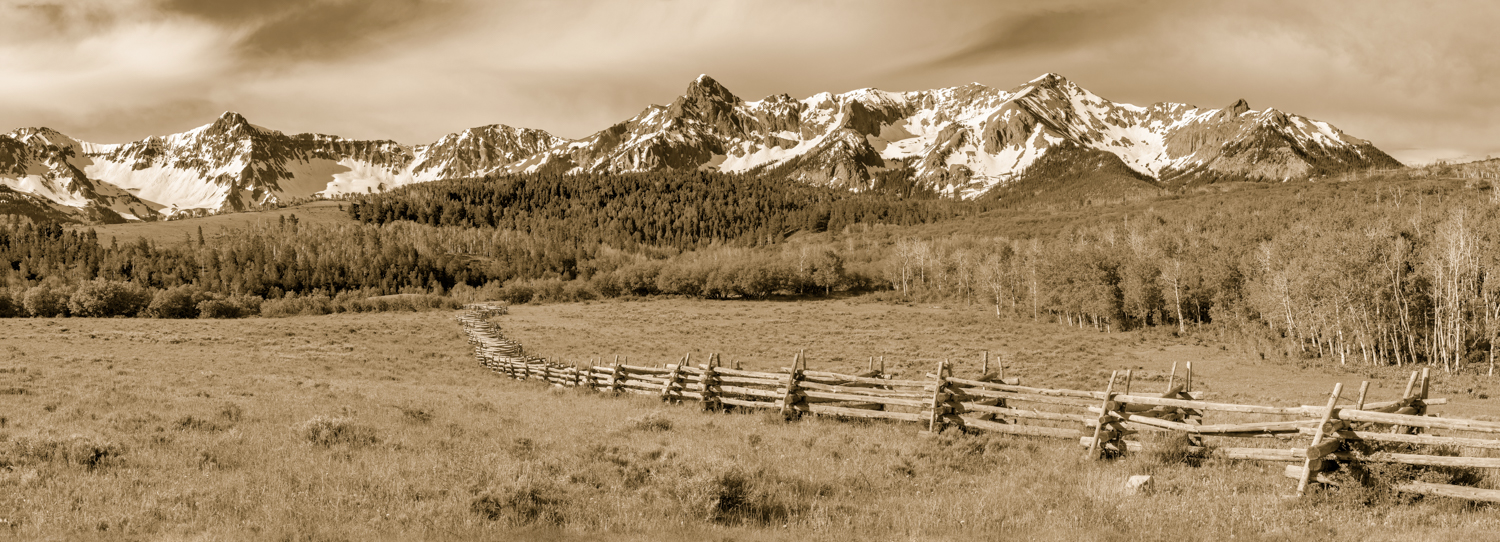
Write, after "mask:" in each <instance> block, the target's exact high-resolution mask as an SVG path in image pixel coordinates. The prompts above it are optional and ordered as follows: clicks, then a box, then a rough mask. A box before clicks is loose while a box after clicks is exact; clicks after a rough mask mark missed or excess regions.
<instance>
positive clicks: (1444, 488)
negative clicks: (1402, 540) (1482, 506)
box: [1394, 482, 1500, 502]
mask: <svg viewBox="0 0 1500 542" xmlns="http://www.w3.org/2000/svg"><path fill="white" fill-rule="evenodd" d="M1394 489H1395V490H1396V491H1400V492H1403V493H1419V494H1422V495H1432V496H1434V497H1449V498H1453V499H1464V500H1470V501H1485V502H1500V489H1480V488H1477V487H1464V486H1455V485H1448V484H1432V483H1427V482H1407V483H1405V484H1401V485H1398V486H1396V487H1395V488H1394Z"/></svg>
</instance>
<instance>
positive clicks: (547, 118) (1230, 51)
mask: <svg viewBox="0 0 1500 542" xmlns="http://www.w3.org/2000/svg"><path fill="white" fill-rule="evenodd" d="M1497 28H1500V5H1497V4H1495V3H1490V2H1480V1H1472V2H1470V1H1461V0H1455V1H1444V2H1416V1H1412V2H1388V1H1381V0H1358V1H1326V2H1319V1H1308V0H1302V1H1281V0H1268V1H1258V2H1244V1H1234V2H1230V1H1224V2H1220V1H1214V0H1201V1H1199V0H1161V1H1153V0H1144V1H1112V0H1053V1H1047V2H1035V1H1006V0H993V1H984V0H967V1H965V0H909V1H897V0H632V1H624V0H256V1H247V0H0V130H10V129H14V128H20V127H26V126H47V127H50V128H54V129H57V130H59V131H62V132H63V133H66V134H69V135H71V136H73V137H75V138H78V139H82V140H85V141H93V142H98V143H118V142H124V141H131V140H136V139H141V138H143V137H146V136H149V135H160V134H168V133H175V132H181V131H184V130H188V129H191V128H193V127H196V126H200V125H204V124H208V123H210V122H212V121H213V119H214V118H216V117H217V116H218V115H219V114H221V113H222V112H224V111H231V110H232V111H237V112H239V113H241V114H243V115H245V116H246V117H247V118H248V119H249V120H250V121H251V122H252V123H255V124H257V125H260V126H265V127H270V128H275V129H277V130H282V131H284V132H288V133H301V132H318V133H325V134H335V135H340V136H343V137H350V138H360V139H393V140H396V141H399V142H402V143H407V144H420V143H427V142H431V141H434V140H436V139H438V138H439V137H441V136H443V135H444V134H447V133H451V132H456V131H460V130H463V129H465V128H469V127H474V126H482V125H488V124H508V125H511V126H519V127H527V128H540V129H544V130H547V131H549V132H552V133H554V134H556V135H559V136H562V137H570V138H578V137H583V136H586V135H588V134H591V133H593V132H595V131H598V130H601V129H603V128H605V127H608V126H609V125H611V124H614V123H616V122H620V121H623V120H626V119H628V118H630V117H631V116H634V115H635V114H636V113H638V112H640V111H641V110H642V109H644V108H645V107H646V106H648V105H649V104H666V103H670V102H671V101H672V100H673V99H674V98H675V97H677V96H678V95H680V94H682V92H683V91H684V89H685V88H686V87H687V85H688V84H689V83H690V82H691V81H692V80H693V79H694V78H696V77H697V76H698V75H699V74H708V75H710V76H712V77H713V78H714V79H716V80H718V81H719V82H720V83H721V84H723V85H724V86H725V87H727V88H728V89H730V90H731V91H732V92H734V93H735V94H736V95H738V96H740V97H742V98H744V99H746V100H757V99H760V98H763V97H765V96H768V95H772V94H782V93H785V94H790V95H792V96H794V97H798V98H801V97H806V96H810V95H812V94H816V93H818V92H836V93H837V92H846V91H849V90H854V89H858V88H865V87H875V88H880V89H883V90H890V91H907V90H926V89H933V88H941V87H950V86H957V85H961V84H966V83H970V82H977V83H981V84H985V85H989V86H992V87H998V88H1007V89H1008V88H1013V87H1016V86H1018V85H1020V84H1022V83H1025V82H1026V81H1028V80H1030V79H1032V78H1034V77H1036V76H1038V75H1041V74H1043V73H1049V72H1051V73H1058V74H1060V75H1063V76H1064V77H1067V78H1068V79H1069V80H1071V81H1073V82H1075V83H1077V84H1078V85H1080V86H1082V87H1084V88H1087V89H1089V90H1090V91H1092V92H1094V93H1095V94H1098V95H1100V96H1102V97H1104V98H1107V99H1110V100H1113V101H1116V102H1125V103H1133V104H1138V105H1149V104H1151V103H1155V102H1182V103H1189V104H1193V105H1198V106H1203V107H1214V108H1217V107H1225V106H1228V105H1229V104H1231V103H1233V102H1234V101H1235V100H1237V99H1241V98H1243V99H1245V100H1247V101H1248V102H1249V103H1250V106H1251V107H1252V108H1254V109H1265V108H1270V107H1274V108H1276V109H1279V110H1283V111H1288V112H1292V113H1296V114H1300V115H1304V116H1308V117H1312V118H1314V119H1318V120H1323V121H1327V122H1330V123H1332V124H1334V125H1335V126H1338V127H1339V128H1341V129H1343V130H1344V131H1346V132H1348V133H1350V134H1352V135H1354V136H1356V137H1360V138H1364V139H1368V140H1370V141H1371V142H1372V143H1374V144H1375V145H1376V146H1377V147H1380V148H1381V149H1383V150H1385V151H1386V152H1387V153H1390V154H1391V155H1392V156H1395V157H1396V158H1397V159H1399V160H1401V161H1403V162H1406V163H1408V164H1421V163H1429V162H1432V161H1435V160H1440V159H1441V160H1459V161H1461V160H1472V159H1482V158H1486V157H1488V156H1491V155H1493V156H1496V157H1500V81H1497V77H1496V76H1495V75H1492V74H1497V73H1500V32H1497V30H1496V29H1497Z"/></svg>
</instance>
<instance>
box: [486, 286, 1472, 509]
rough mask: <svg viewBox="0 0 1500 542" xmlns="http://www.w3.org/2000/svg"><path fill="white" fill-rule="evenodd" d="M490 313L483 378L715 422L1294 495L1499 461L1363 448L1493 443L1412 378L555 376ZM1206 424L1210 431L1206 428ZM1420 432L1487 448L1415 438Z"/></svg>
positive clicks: (1444, 488) (634, 370) (714, 368)
mask: <svg viewBox="0 0 1500 542" xmlns="http://www.w3.org/2000/svg"><path fill="white" fill-rule="evenodd" d="M504 313H505V309H504V307H501V306H493V305H484V304H480V305H471V306H469V307H468V310H467V311H465V312H464V313H462V314H461V315H460V316H459V317H458V320H459V322H460V323H461V324H462V325H463V328H464V331H465V333H466V334H467V335H468V338H469V343H470V344H472V345H473V346H474V356H475V359H476V360H477V361H478V362H479V364H480V365H482V366H484V367H486V368H489V369H490V370H493V371H495V372H498V373H501V374H504V375H506V376H510V377H512V378H517V379H524V380H543V381H546V382H548V383H551V384H553V385H558V386H568V387H580V388H585V389H590V390H596V391H601V392H611V393H632V394H640V395H650V396H654V397H658V398H660V399H661V400H663V401H668V402H687V401H697V402H698V403H699V404H700V405H702V407H703V408H705V409H710V410H715V411H724V410H734V409H739V410H745V409H759V410H769V411H775V412H779V413H780V414H782V415H785V416H788V417H796V416H801V415H808V414H810V415H821V416H837V417H843V418H873V419H884V420H894V421H899V422H912V423H917V424H919V427H922V428H923V430H924V432H940V431H943V430H946V429H949V428H960V429H962V430H964V431H987V432H993V433H1004V434H1010V435H1022V436H1030V437H1050V438H1063V439H1070V440H1072V439H1076V440H1077V441H1078V442H1079V444H1080V445H1081V446H1082V447H1083V448H1086V449H1087V453H1088V455H1089V457H1091V458H1096V459H1098V458H1106V457H1118V456H1123V455H1127V454H1130V453H1136V452H1141V451H1143V450H1144V449H1145V447H1146V446H1145V445H1143V444H1142V442H1140V440H1139V439H1135V440H1132V439H1131V437H1132V436H1136V435H1141V434H1143V433H1156V434H1158V435H1162V436H1170V435H1183V436H1185V437H1186V439H1187V441H1188V445H1187V446H1186V450H1185V453H1188V454H1191V455H1195V456H1198V457H1204V458H1207V457H1215V458H1222V459H1230V460H1254V461H1280V462H1287V463H1289V465H1288V466H1287V468H1286V469H1285V474H1286V476H1288V477H1291V478H1294V479H1296V480H1298V484H1297V492H1298V494H1299V495H1300V494H1302V492H1303V491H1304V490H1305V488H1306V486H1307V485H1308V484H1309V483H1323V484H1336V483H1337V482H1338V480H1337V479H1336V478H1334V477H1332V476H1330V474H1331V473H1332V472H1334V471H1336V470H1337V469H1338V468H1340V467H1350V466H1354V465H1357V464H1358V463H1361V462H1364V463H1402V464H1407V465H1421V466H1447V467H1469V468H1482V469H1500V458H1495V457H1476V456H1459V455H1422V454H1405V453H1390V452H1384V451H1379V450H1378V449H1377V445H1381V444H1385V445H1390V444H1401V445H1426V446H1437V447H1445V448H1447V449H1448V450H1449V451H1450V453H1451V451H1452V450H1468V451H1470V453H1493V452H1490V451H1493V450H1500V439H1497V437H1494V435H1496V434H1497V433H1500V423H1496V422H1488V421H1479V420H1468V419H1458V418H1439V417H1436V415H1435V414H1430V413H1428V411H1427V409H1428V407H1430V406H1435V405H1442V404H1446V403H1447V400H1446V399H1432V398H1428V391H1429V383H1430V381H1429V378H1428V372H1427V371H1426V370H1425V369H1424V370H1421V371H1418V372H1413V373H1412V375H1411V378H1410V379H1409V380H1408V381H1407V385H1406V390H1405V392H1404V393H1403V394H1402V396H1401V398H1399V399H1395V400H1388V401H1379V402H1376V401H1368V398H1367V397H1366V393H1367V392H1368V391H1369V383H1368V382H1364V383H1362V384H1361V385H1360V389H1359V393H1358V395H1357V397H1355V398H1354V402H1353V403H1352V404H1348V405H1345V406H1344V407H1340V406H1339V402H1340V401H1341V400H1343V384H1338V385H1335V386H1334V389H1333V393H1332V394H1331V395H1330V397H1329V400H1328V403H1327V404H1326V405H1321V406H1316V405H1315V406H1306V405H1299V406H1281V407H1277V406H1260V405H1246V404H1234V403H1217V402H1211V401H1206V400H1204V399H1203V395H1202V394H1201V393H1199V392H1195V391H1193V390H1192V387H1193V376H1192V364H1191V362H1189V363H1188V364H1186V365H1185V367H1184V369H1185V370H1184V372H1183V374H1182V375H1181V377H1179V376H1178V374H1177V367H1176V366H1175V365H1174V366H1173V370H1172V373H1171V375H1170V376H1169V377H1168V378H1167V382H1166V384H1165V386H1164V387H1163V388H1162V389H1161V391H1159V392H1146V391H1142V390H1141V389H1140V388H1139V386H1136V387H1135V389H1132V384H1133V382H1132V378H1133V376H1134V375H1133V372H1132V371H1125V372H1124V373H1120V372H1116V373H1114V374H1113V375H1111V376H1110V379H1109V381H1108V382H1107V383H1105V386H1104V391H1085V390H1067V389H1051V388H1038V387H1028V386H1023V385H1021V381H1020V379H1019V378H1017V377H1007V376H1005V375H1004V368H1003V367H1001V366H999V364H996V367H995V370H994V371H990V370H989V363H988V354H985V355H984V357H983V361H982V362H981V370H980V374H979V375H976V376H974V377H973V378H960V377H958V376H956V375H955V374H954V372H953V368H952V366H951V365H950V364H949V363H948V362H946V361H944V362H939V363H938V365H937V367H936V372H933V373H928V374H927V375H926V378H925V379H920V380H917V379H896V378H891V377H889V376H888V375H885V374H883V369H884V367H883V366H882V367H876V366H875V364H874V362H873V360H872V362H871V366H870V367H869V370H868V371H866V372H861V373H858V374H844V373H836V372H828V371H814V370H810V369H808V368H807V366H806V360H805V359H803V357H802V355H801V354H800V353H799V354H797V355H796V356H794V357H793V360H792V363H791V365H790V366H789V367H783V368H781V369H780V370H779V371H751V370H744V369H741V368H739V367H725V366H723V365H722V363H721V361H720V360H719V358H718V356H714V355H711V356H710V357H709V359H707V360H704V362H703V363H698V364H693V363H692V360H691V358H690V356H684V357H683V359H682V361H681V362H680V363H676V364H667V365H665V366H664V367H645V366H638V365H628V364H622V363H619V360H618V359H616V360H615V362H614V363H611V364H609V365H593V364H590V365H585V366H568V365H562V364H558V363H551V362H548V361H547V360H545V359H542V358H539V357H535V356H530V355H527V354H526V352H525V351H524V349H523V348H522V346H521V345H520V344H519V343H516V342H515V341H511V340H508V339H506V338H504V336H503V335H502V334H501V332H500V328H499V326H497V325H496V324H495V323H493V322H491V321H489V318H490V317H491V316H496V315H500V314H504ZM882 365H883V363H882ZM1208 413H1215V414H1216V416H1220V417H1223V418H1224V420H1222V421H1220V420H1215V423H1206V421H1205V416H1206V415H1207V414H1208ZM1231 418H1237V419H1231ZM1246 418H1250V419H1248V420H1247V419H1246ZM1432 429H1437V430H1442V431H1447V432H1470V433H1480V434H1483V435H1485V436H1488V437H1489V438H1475V437H1460V436H1446V435H1445V436H1438V435H1432V434H1424V433H1423V431H1424V430H1432ZM1236 444H1238V446H1236ZM1247 444H1254V445H1247ZM1387 447H1388V446H1387ZM1395 489H1396V490H1398V491H1402V492H1408V493H1418V494H1426V495H1436V496H1444V497H1456V498H1462V499H1470V500H1481V501H1490V502H1500V490H1489V489H1479V488H1473V487H1466V486H1456V485H1446V484H1429V483H1422V482H1411V483H1407V484H1404V485H1400V486H1397V487H1396V488H1395Z"/></svg>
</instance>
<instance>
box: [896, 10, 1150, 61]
mask: <svg viewBox="0 0 1500 542" xmlns="http://www.w3.org/2000/svg"><path fill="white" fill-rule="evenodd" d="M1172 4H1173V3H1172V2H1165V1H1158V2H1096V3H1092V4H1074V5H1067V6H1062V7H1050V6H1049V7H1044V8H1042V9H1040V10H1037V11H1023V12H1010V13H1005V14H1003V15H1001V16H999V17H998V18H996V19H994V20H993V21H991V22H990V23H989V24H987V25H985V26H984V27H983V28H982V29H981V30H980V31H979V32H977V33H975V34H974V35H972V36H971V37H970V38H969V39H968V40H967V43H965V44H964V45H962V46H961V47H960V48H959V49H957V50H955V51H953V52H950V53H947V54H945V55H943V56H941V57H938V58H936V59H933V60H931V61H928V62H926V63H925V65H924V66H921V67H925V68H950V67H956V66H962V65H969V64H976V63H984V62H990V61H994V60H996V59H997V58H1001V57H1004V56H1007V55H1020V54H1028V53H1039V52H1056V51H1060V50H1070V49H1081V48H1085V47H1088V46H1090V45H1093V44H1097V43H1100V42H1105V41H1109V40H1111V39H1114V38H1116V37H1119V36H1124V35H1130V34H1138V33H1140V32H1143V31H1148V32H1149V31H1150V30H1151V28H1150V27H1152V26H1155V22H1156V20H1157V19H1159V18H1160V17H1161V15H1162V14H1163V12H1164V11H1165V10H1166V8H1169V7H1171V5H1172Z"/></svg>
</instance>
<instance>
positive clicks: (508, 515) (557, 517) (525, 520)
mask: <svg viewBox="0 0 1500 542" xmlns="http://www.w3.org/2000/svg"><path fill="white" fill-rule="evenodd" d="M566 502H567V500H566V499H565V498H563V496H562V495H561V492H560V491H558V490H557V488H555V487H553V486H552V485H551V484H548V483H546V482H541V481H534V480H532V479H531V478H530V477H524V478H523V479H522V480H518V481H517V482H516V483H515V484H513V485H512V486H510V487H505V488H501V489H498V490H494V491H489V492H486V493H484V494H483V495H480V496H479V497H477V498H475V499H474V501H473V503H471V504H470V505H469V508H470V509H471V510H473V511H474V513H476V514H479V515H480V516H483V517H484V518H485V519H488V520H490V521H504V522H505V523H506V524H508V525H510V526H513V527H520V526H526V525H560V524H562V522H563V513H562V508H563V505H564V504H565V503H566Z"/></svg>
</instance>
